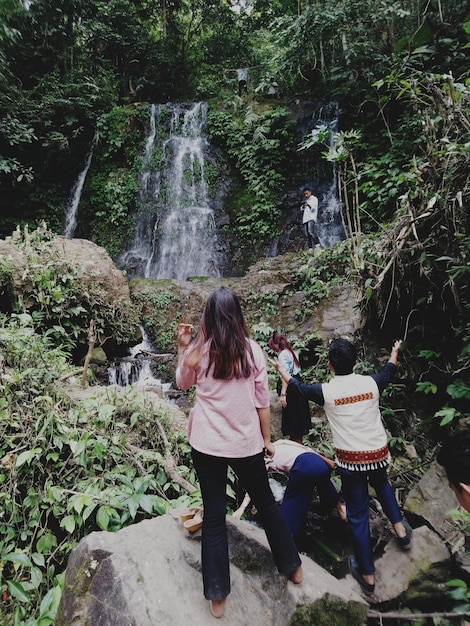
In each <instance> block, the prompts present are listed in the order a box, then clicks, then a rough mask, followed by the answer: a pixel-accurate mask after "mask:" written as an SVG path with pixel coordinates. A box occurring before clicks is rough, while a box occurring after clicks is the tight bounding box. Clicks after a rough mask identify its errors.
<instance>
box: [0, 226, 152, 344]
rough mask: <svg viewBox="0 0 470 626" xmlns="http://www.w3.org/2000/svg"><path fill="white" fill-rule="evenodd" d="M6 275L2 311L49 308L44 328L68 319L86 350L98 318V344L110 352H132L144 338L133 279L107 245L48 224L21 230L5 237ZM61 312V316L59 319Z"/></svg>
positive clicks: (1, 283)
mask: <svg viewBox="0 0 470 626" xmlns="http://www.w3.org/2000/svg"><path fill="white" fill-rule="evenodd" d="M0 258H1V259H2V266H3V267H2V270H3V271H2V274H1V276H0V310H3V311H5V312H10V311H12V310H14V309H15V308H18V307H19V306H20V307H23V308H24V309H26V310H37V309H40V310H43V312H45V318H44V322H43V323H44V326H47V325H50V326H54V325H55V324H58V323H59V322H58V320H59V319H60V323H63V322H66V323H68V324H69V326H66V325H64V328H65V330H66V331H67V332H69V333H70V332H72V328H73V332H74V333H75V329H76V328H80V330H81V334H80V335H79V339H78V343H79V345H80V344H81V350H80V349H79V350H78V352H79V353H80V352H81V353H82V354H83V353H84V352H85V351H86V347H87V343H88V338H87V331H88V324H89V320H90V319H94V320H95V322H96V328H97V331H98V335H99V337H98V343H99V344H101V345H102V347H103V349H104V351H105V352H106V355H107V356H113V355H114V354H115V353H120V352H121V348H120V346H124V348H123V349H122V352H123V353H124V354H125V353H126V352H127V346H128V345H132V344H135V343H137V342H138V341H139V340H140V338H141V331H140V326H139V323H140V320H139V316H138V311H137V309H136V308H135V307H134V306H133V304H132V301H131V295H130V290H129V283H128V281H127V278H126V277H125V275H124V274H123V273H122V272H121V271H120V270H118V269H117V268H116V266H115V264H114V262H113V260H112V259H111V257H110V256H109V255H108V253H107V252H106V250H105V249H104V248H101V247H100V246H97V245H96V244H95V243H93V242H91V241H89V240H87V239H69V238H67V237H63V236H60V235H54V234H52V233H51V232H50V231H48V230H47V228H46V227H44V226H42V227H40V228H38V230H37V231H34V232H33V233H29V232H28V231H27V230H26V229H25V231H24V232H23V231H21V230H20V229H19V228H18V229H17V230H16V231H15V232H14V233H13V235H12V236H11V237H7V238H6V239H5V240H0ZM54 316H55V317H54Z"/></svg>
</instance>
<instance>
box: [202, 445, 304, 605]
mask: <svg viewBox="0 0 470 626" xmlns="http://www.w3.org/2000/svg"><path fill="white" fill-rule="evenodd" d="M191 454H192V458H193V463H194V467H195V469H196V472H197V475H198V479H199V484H200V486H201V493H202V501H203V506H204V518H203V524H202V578H203V584H204V597H205V598H206V599H207V600H223V599H224V598H226V597H227V596H228V594H229V593H230V573H229V558H228V541H227V528H226V522H225V516H226V488H227V468H228V467H229V466H230V467H231V468H232V469H233V470H234V472H235V474H236V475H237V476H238V478H239V480H240V482H241V484H242V485H243V487H244V489H245V490H246V491H247V492H248V494H249V495H250V498H251V500H252V502H253V504H254V506H255V507H256V509H257V511H258V513H259V515H260V519H261V523H262V525H263V528H264V530H265V532H266V536H267V539H268V542H269V545H270V547H271V552H272V554H273V559H274V563H275V564H276V567H277V569H278V570H279V572H281V573H282V574H290V573H291V572H293V571H294V570H296V569H297V568H298V567H299V566H300V565H301V561H300V557H299V554H298V552H297V548H296V547H295V543H294V539H293V538H292V535H291V533H290V531H289V527H288V526H287V522H286V520H285V519H284V517H283V516H282V513H281V509H280V508H279V505H278V504H277V503H276V501H275V500H274V496H273V494H272V491H271V488H270V486H269V482H268V475H267V472H266V466H265V463H264V457H263V453H262V452H260V453H259V454H256V455H255V456H250V457H246V458H241V459H227V458H224V457H216V456H210V455H208V454H202V453H201V452H198V451H197V450H195V449H194V448H192V450H191Z"/></svg>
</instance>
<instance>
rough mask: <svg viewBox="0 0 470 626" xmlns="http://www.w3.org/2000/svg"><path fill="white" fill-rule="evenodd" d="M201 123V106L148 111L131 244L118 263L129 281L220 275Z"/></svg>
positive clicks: (203, 107) (203, 109) (204, 116)
mask: <svg viewBox="0 0 470 626" xmlns="http://www.w3.org/2000/svg"><path fill="white" fill-rule="evenodd" d="M206 119H207V104H206V103H203V102H198V103H196V104H193V105H190V107H189V108H188V107H185V106H184V105H179V104H168V105H152V106H151V107H150V121H149V130H148V136H147V139H146V143H145V149H144V152H143V155H142V171H141V174H140V178H139V197H138V214H137V218H136V230H135V235H134V240H133V244H132V246H131V248H130V249H129V250H127V251H126V252H125V253H124V254H123V255H122V256H121V257H120V259H118V265H119V267H120V268H121V269H125V270H126V272H127V274H128V275H129V276H134V277H144V278H172V279H176V280H185V279H186V278H188V277H189V276H212V277H217V276H220V271H219V265H220V263H219V258H218V256H219V255H218V252H217V232H216V227H215V222H214V214H213V211H212V209H211V207H210V202H209V195H208V189H207V183H206V178H205V151H206V148H207V139H206V137H205V135H204V129H205V124H206ZM162 135H164V136H165V138H164V139H163V140H162Z"/></svg>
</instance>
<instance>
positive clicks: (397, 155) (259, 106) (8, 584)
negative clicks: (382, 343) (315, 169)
mask: <svg viewBox="0 0 470 626" xmlns="http://www.w3.org/2000/svg"><path fill="white" fill-rule="evenodd" d="M469 40H470V16H469V14H468V9H467V7H466V5H465V3H464V2H461V1H460V0H407V1H404V2H403V1H402V2H385V1H379V0H362V1H361V2H359V1H355V0H350V1H340V2H338V1H337V0H335V1H334V2H333V1H330V0H322V1H321V2H320V1H310V2H309V1H306V2H300V1H299V2H293V1H287V0H286V1H283V0H276V1H274V2H272V1H265V0H247V1H246V2H243V3H239V4H238V3H234V2H230V1H222V0H217V1H211V0H208V1H203V0H174V1H172V0H158V2H157V1H152V0H142V1H139V0H135V1H132V2H131V1H129V0H110V1H106V2H100V1H93V2H90V1H89V0H54V1H52V0H50V1H49V0H42V1H41V0H36V1H35V0H32V1H27V0H24V1H20V0H0V109H1V119H0V203H1V209H2V210H1V215H0V236H1V237H6V236H8V235H10V234H11V233H12V231H13V230H14V229H15V228H16V227H17V225H21V228H24V226H25V225H28V226H29V229H30V231H33V230H34V228H36V227H37V226H38V225H39V224H40V223H41V222H42V221H45V222H46V223H47V224H48V227H49V228H50V229H51V231H53V232H55V233H60V232H61V231H62V221H63V211H64V206H65V204H66V202H67V199H68V195H69V193H70V189H71V187H72V184H73V182H74V180H75V177H76V174H77V171H79V170H80V168H81V167H82V164H83V162H84V159H85V158H86V155H87V153H88V151H89V149H90V145H91V144H92V143H94V144H95V145H96V146H100V151H99V157H98V158H99V160H100V163H99V165H98V168H97V170H96V173H95V174H94V177H93V181H92V193H91V201H90V208H89V209H88V213H87V216H86V217H87V228H88V229H89V230H88V232H89V233H92V234H93V239H94V240H95V241H96V242H97V243H98V244H100V245H103V246H104V247H106V248H107V250H108V251H109V253H110V254H111V255H112V256H113V257H115V256H116V254H117V253H118V252H119V251H120V250H121V249H122V242H123V240H124V237H125V234H126V233H127V232H128V231H129V229H130V228H131V225H132V219H133V214H132V208H133V202H134V200H133V198H134V196H135V192H136V182H135V181H136V168H137V167H138V162H139V158H140V151H141V147H142V129H143V127H144V124H145V121H144V116H147V105H148V103H165V102H168V101H185V102H189V101H194V100H202V99H203V100H207V101H208V102H209V104H210V115H209V122H208V132H209V135H210V137H211V140H213V141H214V142H216V143H218V145H219V146H220V149H221V150H222V151H223V153H224V154H225V157H226V159H227V162H229V163H230V165H231V167H233V168H234V169H235V171H237V172H238V176H239V182H240V184H239V191H238V192H237V194H236V195H235V197H234V198H233V216H234V217H233V223H232V227H233V229H234V230H235V231H236V232H237V235H238V237H239V239H240V241H243V240H245V241H246V243H247V245H250V246H252V247H253V246H254V249H256V250H258V251H261V250H263V249H264V246H266V244H267V243H268V240H269V237H270V236H272V234H273V233H276V232H279V229H280V223H281V221H282V215H281V210H280V208H279V198H280V197H281V196H282V194H284V193H285V192H286V190H287V189H289V185H290V184H291V182H292V178H293V173H292V171H291V167H292V162H293V160H292V159H293V157H292V158H291V156H292V155H294V154H295V153H298V151H299V149H300V150H301V151H302V152H304V153H305V154H308V155H309V156H308V158H309V159H311V161H312V162H316V161H318V160H321V159H324V160H326V161H330V162H334V163H335V164H336V166H337V171H338V188H339V194H340V198H341V200H342V204H343V207H344V213H343V214H344V220H345V225H346V230H347V232H348V237H347V240H346V242H343V244H341V246H339V248H338V249H336V250H334V251H333V250H332V251H327V252H326V254H325V260H324V265H323V266H322V267H320V268H317V269H315V270H314V269H312V268H311V267H310V268H308V266H307V269H306V270H305V272H304V275H303V281H304V284H305V288H306V289H307V290H310V291H314V288H315V289H317V290H318V289H320V288H321V285H322V284H323V283H325V282H328V280H333V279H332V276H333V274H334V273H335V280H336V277H337V275H338V274H341V273H343V274H344V272H345V268H347V273H348V277H349V278H350V279H353V280H355V281H357V282H358V284H359V285H360V287H361V290H362V293H363V301H362V305H363V308H364V317H365V319H366V321H367V326H366V327H367V328H368V329H369V330H371V331H372V330H374V329H380V331H381V332H382V333H383V334H384V335H385V336H388V337H390V338H391V337H397V336H399V335H402V334H403V331H405V337H404V338H405V340H406V343H405V351H404V359H405V362H406V379H407V381H408V382H407V383H406V386H405V385H404V384H402V386H401V388H399V389H400V390H399V392H397V390H395V391H396V394H395V395H398V396H400V397H399V398H397V397H395V402H396V403H401V406H402V407H406V417H405V419H403V416H400V420H398V419H397V417H396V415H395V416H394V412H393V410H392V409H390V416H391V423H389V427H390V428H391V430H392V433H393V435H394V441H393V442H392V443H393V445H395V446H397V449H399V448H400V445H402V446H403V443H404V441H405V439H408V440H410V437H411V438H412V439H413V440H418V439H419V438H421V437H425V441H426V442H427V444H429V442H431V445H430V446H429V445H428V449H427V453H428V456H432V454H433V451H434V449H435V448H434V446H435V445H437V444H438V443H439V442H440V441H442V440H443V439H444V438H445V437H446V436H447V435H448V434H449V433H450V432H453V431H454V430H455V429H456V428H458V427H459V425H462V424H463V423H465V422H466V421H468V417H469V416H468V401H469V399H470V382H469V362H470V348H469V345H468V331H469V315H468V312H469V306H470V300H469V293H468V278H469V271H470V270H469V263H468V255H469V249H470V243H469V233H468V219H469V218H468V199H469V169H470V168H469V152H470V150H469V148H470V115H469V99H470V79H469V75H468V68H469V63H468V61H469V54H468V51H469V47H470V44H469ZM241 60H243V61H245V62H246V64H247V65H248V66H252V67H254V68H256V69H254V70H252V72H251V81H252V82H251V84H250V92H249V94H248V95H247V96H246V97H244V98H239V97H238V96H237V95H236V80H235V74H230V73H227V72H224V68H225V69H227V68H230V69H233V68H236V67H238V65H239V63H240V61H241ZM271 76H274V77H275V78H276V81H277V83H278V84H279V89H280V94H279V96H280V97H279V98H277V99H276V100H275V101H272V100H268V99H267V98H266V97H265V94H266V92H267V88H268V85H269V81H270V78H271ZM303 98H308V99H318V100H324V101H334V102H336V103H337V105H338V109H339V111H340V132H339V135H338V137H337V141H336V144H335V147H334V149H332V148H330V147H329V146H328V137H327V134H325V135H321V133H320V134H318V133H316V134H313V135H311V136H309V137H306V138H305V140H304V141H303V143H302V145H301V146H298V145H296V144H294V143H293V139H292V134H291V133H290V132H289V130H290V128H291V126H290V124H291V120H290V118H289V114H288V104H289V103H290V102H292V101H293V100H296V99H303ZM267 183H269V184H267ZM267 206H268V207H274V210H269V211H267V210H266V207H267ZM254 225H256V228H254ZM29 243H30V242H29ZM25 245H26V244H25ZM28 245H29V244H28ZM49 270H51V268H49ZM10 271H11V268H9V266H8V263H7V262H6V260H5V259H0V278H1V285H2V290H4V289H5V285H6V284H7V281H8V275H9V272H10ZM53 275H54V268H52V271H50V272H49V274H48V275H47V276H46V275H45V274H42V275H41V276H38V277H37V284H38V285H40V287H41V290H43V291H44V292H45V291H47V290H50V291H51V293H52V292H54V293H56V294H57V289H61V290H62V291H61V298H60V300H58V301H57V302H58V306H57V307H56V308H57V309H60V313H59V314H58V313H54V307H50V306H49V307H48V306H46V305H45V304H44V301H40V299H38V301H37V302H36V311H35V312H36V316H33V318H32V321H31V319H29V318H28V319H26V318H25V317H23V316H22V315H23V313H24V310H22V309H21V306H20V304H18V308H17V309H16V310H14V311H11V312H10V313H9V314H6V315H4V316H3V315H2V329H1V330H2V338H1V345H2V350H3V352H4V354H5V355H6V356H7V358H8V362H9V365H10V366H11V367H12V368H13V371H14V376H13V379H10V380H9V381H6V380H5V379H2V381H1V383H0V385H1V388H2V398H1V399H0V415H1V420H2V422H1V424H2V426H1V428H2V429H3V430H2V438H1V439H0V456H1V457H2V458H3V459H4V460H5V459H7V456H8V454H9V453H10V452H11V449H12V448H15V449H17V448H18V446H17V445H16V444H15V445H13V444H12V442H15V441H16V439H15V437H16V436H17V434H18V432H21V433H23V434H22V436H23V438H24V439H23V441H24V442H25V443H24V446H23V445H22V446H20V449H21V451H20V455H19V458H18V457H17V458H16V465H15V475H14V477H13V473H10V469H11V468H10V466H9V465H8V461H5V463H3V462H2V469H3V473H1V474H0V484H1V485H2V494H1V497H2V510H3V513H2V518H1V519H0V527H1V528H0V530H1V533H0V554H1V557H0V560H1V562H2V564H3V570H2V594H3V597H2V605H1V607H2V608H1V611H2V612H1V613H0V614H1V615H2V618H3V620H4V623H5V624H13V623H15V624H23V623H24V624H26V623H27V624H42V625H44V626H45V625H46V624H50V623H52V621H53V616H54V612H55V610H56V608H57V603H58V600H59V598H60V587H61V576H62V572H63V566H64V564H65V562H66V558H67V555H68V554H69V552H70V549H71V548H72V547H73V545H75V543H76V541H77V540H79V538H80V536H82V535H83V534H84V533H86V532H89V531H90V529H93V528H106V529H112V530H115V529H117V528H119V527H122V526H123V525H125V524H127V523H132V522H134V521H138V520H139V519H142V517H145V516H146V515H155V514H159V513H163V512H164V511H165V510H166V507H167V506H168V505H169V504H168V502H169V500H172V499H173V500H176V501H177V500H178V498H179V497H181V498H183V497H185V496H184V494H182V492H181V489H180V487H179V486H178V485H177V484H175V483H174V481H172V480H171V478H170V477H169V476H168V475H167V474H165V472H164V470H163V469H162V468H161V466H160V465H159V462H158V459H157V460H155V459H153V460H152V459H151V460H149V461H148V462H149V465H148V467H147V470H148V474H147V477H146V478H144V477H142V476H139V475H138V472H136V471H135V468H134V470H132V469H129V467H128V465H126V463H127V461H126V459H125V454H124V453H123V450H124V448H125V446H123V445H120V444H119V442H118V439H119V437H118V434H119V433H118V434H116V432H114V433H109V432H107V429H109V428H111V416H112V415H115V413H116V410H117V409H116V407H114V408H111V407H110V405H106V406H105V407H104V408H103V407H101V408H100V409H96V408H94V409H92V408H91V407H87V408H86V409H85V408H83V409H81V410H82V411H84V413H82V414H78V413H77V411H75V413H73V412H72V414H71V413H70V412H69V411H70V408H69V407H67V406H66V404H64V403H65V400H64V399H63V397H62V396H61V395H60V392H59V391H58V390H57V389H56V388H55V386H54V384H55V381H56V379H57V378H58V377H59V374H60V372H61V371H63V370H64V369H66V367H67V354H68V353H69V352H70V351H71V350H73V347H74V346H73V345H72V344H73V342H74V341H78V338H79V337H82V338H83V334H84V333H85V334H86V331H87V327H86V324H83V323H82V324H80V319H81V321H82V322H83V319H84V318H85V315H84V316H82V318H80V316H79V315H77V313H76V311H72V310H71V308H70V310H69V309H67V307H68V306H69V307H71V306H72V305H70V304H69V303H70V302H71V300H69V299H67V297H65V292H66V291H67V289H69V288H70V286H69V285H68V284H66V283H65V282H63V283H62V284H61V285H60V286H59V287H58V286H57V283H56V282H54V280H55V278H54V276H53ZM70 284H72V283H70ZM54 290H55V291H54ZM85 308H86V307H85ZM95 313H96V314H97V315H99V311H98V312H95ZM54 315H55V317H54ZM51 320H52V321H51ZM71 320H72V321H71ZM67 324H69V326H67ZM61 326H62V328H63V327H64V326H65V327H66V328H67V331H68V332H67V336H68V337H69V340H70V341H71V344H70V345H67V346H65V348H64V345H63V342H64V333H63V332H62V331H60V328H61ZM44 331H46V332H44ZM39 355H41V358H38V356H39ZM44 355H47V357H45V356H44ZM32 364H34V365H32ZM32 381H34V384H33V382H32ZM411 395H412V397H413V401H411V400H409V398H410V397H411ZM133 402H134V404H133V406H132V410H130V412H129V414H128V415H127V418H126V419H128V420H129V422H130V423H131V424H132V426H134V427H137V424H138V423H139V419H138V417H137V416H138V415H141V413H142V414H145V410H146V409H145V407H141V406H139V405H138V400H137V399H134V400H133ZM51 405H52V406H54V413H55V417H54V419H52V418H51V413H52V412H51V411H50V406H51ZM121 409H122V407H121ZM86 411H91V413H93V411H96V413H93V418H92V419H91V418H90V419H91V421H92V422H93V424H94V426H93V428H96V430H87V432H86V433H84V432H83V426H80V424H83V423H85V422H87V420H88V419H89V416H88V418H86V417H84V415H85V414H86ZM126 411H128V408H126ZM87 415H88V414H87ZM120 415H121V418H122V419H124V418H123V416H122V411H121V414H120ZM25 418H27V419H25ZM146 420H147V417H146V418H145V419H144V420H143V422H142V423H143V424H145V423H147V422H146ZM399 421H400V424H399V425H398V422H399ZM28 424H29V425H30V426H31V428H32V431H31V432H30V431H28V430H27V425H28ZM65 424H67V427H66V426H65ZM90 428H91V427H90ZM113 428H117V430H119V428H118V427H117V426H116V425H114V426H113ZM406 428H407V429H408V430H407V431H406ZM12 433H15V436H13V435H12ZM39 433H41V437H44V436H45V433H46V434H47V438H48V441H49V444H50V447H48V446H43V445H39V443H38V441H39V439H40V438H39V439H38V437H39ZM146 436H149V435H148V433H147V434H146ZM155 437H156V439H155V441H154V442H149V447H151V444H152V445H154V447H155V448H156V449H158V446H160V447H161V446H162V442H161V440H159V437H160V435H158V433H157V434H156V435H155ZM167 444H168V445H170V446H171V447H172V451H173V454H175V455H176V456H177V457H178V458H179V461H180V465H181V467H183V468H184V467H186V469H187V468H188V467H189V465H190V464H189V462H188V456H187V450H186V449H185V444H184V442H182V441H178V440H174V441H173V440H172V441H170V442H169V443H168V442H167ZM427 444H422V445H421V447H422V448H426V445H427ZM418 448H419V446H418ZM104 450H106V453H105V452H104ZM110 451H111V452H112V453H110ZM69 456H70V458H72V459H73V460H74V462H76V464H77V466H78V467H79V468H80V471H81V472H82V474H81V475H80V477H77V476H76V475H75V476H73V475H70V476H69V478H68V479H67V480H70V481H72V482H69V483H68V484H67V481H66V480H65V479H66V474H67V472H64V475H63V474H62V472H60V471H59V474H60V475H61V476H64V480H65V482H63V483H61V484H59V482H58V480H57V476H56V474H57V471H58V469H57V468H58V467H59V466H62V464H63V463H64V459H67V458H69ZM106 456H107V457H108V458H112V459H115V461H116V463H115V466H114V467H113V468H109V467H105V468H104V470H103V467H101V466H104V465H106V463H105V462H104V460H103V459H104V457H106ZM152 463H153V465H152ZM155 467H156V468H157V469H158V472H157V478H156V479H153V478H151V477H150V475H151V473H152V469H153V470H154V471H155ZM40 468H42V470H41V471H40ZM100 468H101V470H102V471H101V474H100ZM182 471H183V470H182ZM187 471H188V472H189V470H188V469H187ZM106 472H110V473H113V472H114V477H113V481H114V482H113V485H114V490H113V488H112V487H111V486H109V485H107V486H106V487H105V486H103V484H102V482H100V481H102V480H103V474H104V475H105V474H106ZM132 472H134V473H132ZM93 474H94V478H93V479H91V478H90V476H92V475H93ZM118 474H119V475H120V476H123V475H125V476H126V479H125V480H124V479H122V480H121V482H120V483H119V481H117V482H118V483H119V488H118V487H116V486H115V485H116V476H117V475H118ZM97 477H100V478H99V479H98V478H97ZM187 477H188V478H189V479H190V480H192V481H193V482H195V479H194V476H191V475H190V473H188V474H187ZM80 481H83V483H81V482H80ZM18 485H19V487H18ZM39 485H41V487H40V488H39ZM71 485H75V487H74V488H76V489H75V491H76V493H69V492H68V491H67V489H68V490H69V491H70V489H71ZM67 494H68V495H67ZM464 590H465V591H464V595H465V594H466V595H465V599H466V601H467V603H468V598H469V595H470V594H469V592H468V588H467V586H466V584H465V587H464Z"/></svg>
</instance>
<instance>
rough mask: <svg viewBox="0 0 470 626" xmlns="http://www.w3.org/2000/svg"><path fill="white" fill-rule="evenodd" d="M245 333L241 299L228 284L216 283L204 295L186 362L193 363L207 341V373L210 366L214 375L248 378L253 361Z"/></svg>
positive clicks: (197, 359)
mask: <svg viewBox="0 0 470 626" xmlns="http://www.w3.org/2000/svg"><path fill="white" fill-rule="evenodd" d="M248 336H249V332H248V328H247V326H246V324H245V319H244V317H243V312H242V308H241V306H240V301H239V300H238V298H237V296H236V295H235V293H234V292H233V291H232V290H231V289H230V288H229V287H224V286H223V287H219V288H218V289H215V290H214V291H213V292H212V293H211V295H210V296H209V297H208V298H207V302H206V306H205V308H204V312H203V314H202V317H201V321H200V324H199V330H198V332H197V335H196V337H195V339H194V341H193V342H192V344H191V351H190V354H189V355H188V357H187V363H188V365H191V366H194V365H196V363H198V362H199V360H200V359H201V357H202V353H203V348H204V345H205V344H206V342H209V364H208V366H207V369H206V376H207V375H208V373H209V370H210V369H211V367H212V366H213V368H214V371H213V374H212V375H213V377H214V378H218V379H222V380H230V379H232V378H248V377H249V376H250V374H251V371H252V363H253V360H252V359H253V353H252V350H251V346H250V343H249V341H247V339H248Z"/></svg>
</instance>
